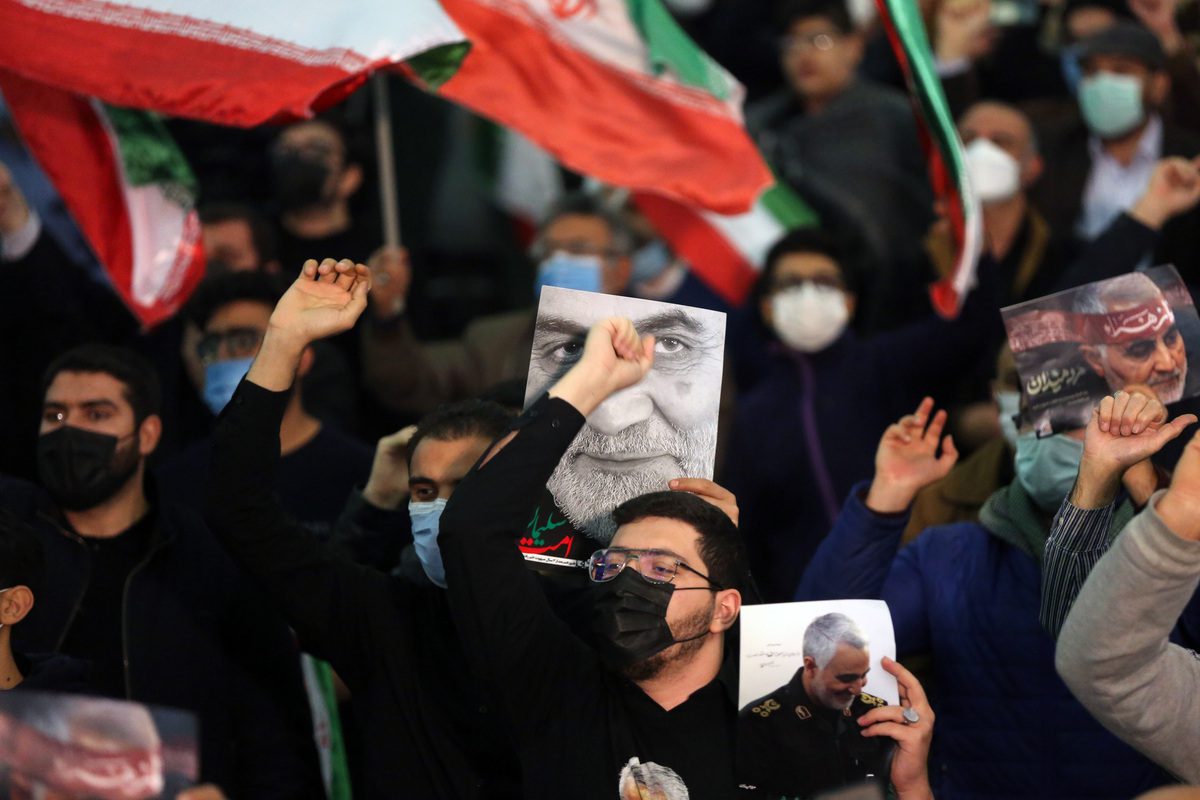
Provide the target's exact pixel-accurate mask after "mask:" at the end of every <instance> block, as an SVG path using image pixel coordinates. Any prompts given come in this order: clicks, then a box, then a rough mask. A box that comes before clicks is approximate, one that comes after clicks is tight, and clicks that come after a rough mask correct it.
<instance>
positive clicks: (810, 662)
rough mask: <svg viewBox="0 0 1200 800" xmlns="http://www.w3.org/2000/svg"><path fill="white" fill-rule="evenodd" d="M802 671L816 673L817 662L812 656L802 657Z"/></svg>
mask: <svg viewBox="0 0 1200 800" xmlns="http://www.w3.org/2000/svg"><path fill="white" fill-rule="evenodd" d="M804 671H805V672H816V671H817V660H816V659H815V658H813V657H812V656H805V657H804Z"/></svg>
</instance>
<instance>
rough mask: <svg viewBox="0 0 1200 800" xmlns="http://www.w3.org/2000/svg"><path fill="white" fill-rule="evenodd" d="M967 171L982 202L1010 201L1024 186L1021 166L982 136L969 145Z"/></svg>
mask: <svg viewBox="0 0 1200 800" xmlns="http://www.w3.org/2000/svg"><path fill="white" fill-rule="evenodd" d="M966 162H967V174H968V175H969V176H970V178H971V187H972V188H973V189H974V190H975V194H976V195H977V196H978V197H979V202H981V203H995V202H999V201H1001V200H1007V199H1008V198H1010V197H1012V196H1013V195H1015V194H1016V193H1017V192H1018V191H1019V190H1020V188H1021V165H1020V164H1018V163H1017V160H1016V159H1015V158H1013V157H1012V156H1010V155H1009V154H1008V153H1006V152H1004V151H1003V150H1001V149H1000V147H999V146H998V145H996V144H995V143H994V142H992V141H991V140H990V139H985V138H983V137H982V136H980V137H979V138H977V139H976V140H975V141H973V142H971V143H970V144H969V145H967V149H966Z"/></svg>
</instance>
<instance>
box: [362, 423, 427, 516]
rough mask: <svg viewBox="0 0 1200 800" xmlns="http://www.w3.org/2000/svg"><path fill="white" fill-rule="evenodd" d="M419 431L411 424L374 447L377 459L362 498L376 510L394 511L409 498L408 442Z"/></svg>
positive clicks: (384, 438) (372, 466) (381, 440)
mask: <svg viewBox="0 0 1200 800" xmlns="http://www.w3.org/2000/svg"><path fill="white" fill-rule="evenodd" d="M416 432H417V426H416V425H409V426H408V427H406V428H401V429H400V430H398V431H396V432H395V433H393V434H390V435H388V436H384V437H383V438H382V439H380V440H379V443H378V444H377V445H375V460H374V461H373V462H372V463H371V475H370V477H368V478H367V485H366V486H364V487H363V493H362V496H363V499H364V500H366V501H367V502H368V503H370V504H371V505H373V506H375V507H376V508H386V509H390V510H395V509H397V508H399V507H400V505H401V504H402V503H403V502H404V499H405V498H406V497H408V443H409V442H411V441H412V437H413V434H414V433H416Z"/></svg>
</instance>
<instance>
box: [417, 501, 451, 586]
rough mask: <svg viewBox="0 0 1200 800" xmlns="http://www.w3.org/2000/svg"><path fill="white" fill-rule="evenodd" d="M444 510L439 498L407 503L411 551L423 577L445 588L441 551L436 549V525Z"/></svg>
mask: <svg viewBox="0 0 1200 800" xmlns="http://www.w3.org/2000/svg"><path fill="white" fill-rule="evenodd" d="M445 508H446V500H445V498H442V497H439V498H438V499H437V500H432V501H430V502H428V503H417V502H415V501H409V504H408V516H409V519H411V520H412V535H413V549H415V550H416V551H417V558H419V559H420V560H421V568H422V569H424V570H425V576H426V577H427V578H429V580H430V581H432V582H433V584H434V585H435V586H440V587H442V588H443V589H445V588H446V568H445V567H444V566H442V551H441V550H439V549H438V543H437V537H438V525H439V523H440V522H441V519H442V511H444V510H445Z"/></svg>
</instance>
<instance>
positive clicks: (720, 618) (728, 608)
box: [709, 589, 742, 633]
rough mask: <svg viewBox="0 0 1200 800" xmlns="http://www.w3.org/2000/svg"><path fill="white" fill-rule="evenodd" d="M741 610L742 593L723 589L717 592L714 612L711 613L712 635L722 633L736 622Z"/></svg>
mask: <svg viewBox="0 0 1200 800" xmlns="http://www.w3.org/2000/svg"><path fill="white" fill-rule="evenodd" d="M741 610H742V593H741V592H739V591H738V590H737V589H724V590H722V591H719V592H717V596H716V610H715V611H713V621H712V626H711V627H710V628H709V630H710V631H711V632H712V633H724V632H725V631H727V630H729V629H730V628H732V627H733V623H735V622H737V618H738V614H739V613H741Z"/></svg>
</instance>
